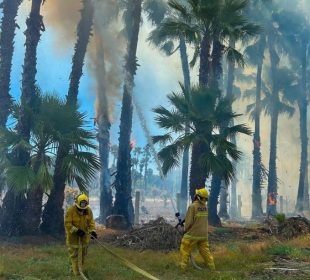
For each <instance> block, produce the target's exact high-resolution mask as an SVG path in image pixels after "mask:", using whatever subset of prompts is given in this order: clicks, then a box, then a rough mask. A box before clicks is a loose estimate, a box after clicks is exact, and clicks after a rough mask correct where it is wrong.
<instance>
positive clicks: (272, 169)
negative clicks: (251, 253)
mask: <svg viewBox="0 0 310 280" xmlns="http://www.w3.org/2000/svg"><path fill="white" fill-rule="evenodd" d="M268 47H269V53H270V63H271V80H272V93H271V94H272V109H271V130H270V154H269V176H268V195H267V214H268V215H275V214H276V212H277V203H276V200H275V201H274V202H272V203H271V201H270V200H269V199H270V197H274V198H276V196H277V191H278V184H277V183H278V178H277V134H278V118H279V109H278V106H279V102H280V101H279V90H278V87H277V84H276V80H277V79H276V77H277V67H278V64H279V57H278V55H277V53H276V50H275V42H274V37H273V36H272V35H270V36H269V37H268Z"/></svg>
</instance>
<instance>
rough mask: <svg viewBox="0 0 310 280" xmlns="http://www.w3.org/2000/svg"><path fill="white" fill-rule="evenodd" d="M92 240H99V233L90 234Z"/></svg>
mask: <svg viewBox="0 0 310 280" xmlns="http://www.w3.org/2000/svg"><path fill="white" fill-rule="evenodd" d="M90 238H91V239H97V238H98V236H97V233H96V232H95V231H92V232H91V233H90Z"/></svg>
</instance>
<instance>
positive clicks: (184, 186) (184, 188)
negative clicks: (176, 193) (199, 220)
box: [180, 37, 191, 216]
mask: <svg viewBox="0 0 310 280" xmlns="http://www.w3.org/2000/svg"><path fill="white" fill-rule="evenodd" d="M180 56H181V62H182V72H183V78H184V87H185V90H187V91H189V90H190V87H191V81H190V72H189V65H188V56H187V50H186V43H185V40H184V38H182V37H181V38H180ZM189 132H190V129H189V125H188V124H186V127H185V134H189ZM188 168H189V146H188V147H185V148H184V151H183V159H182V179H181V201H180V212H181V215H182V216H185V214H186V210H187V201H188Z"/></svg>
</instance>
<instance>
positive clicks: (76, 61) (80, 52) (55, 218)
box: [40, 0, 94, 235]
mask: <svg viewBox="0 0 310 280" xmlns="http://www.w3.org/2000/svg"><path fill="white" fill-rule="evenodd" d="M93 18H94V8H93V5H92V1H91V0H83V9H82V10H81V20H80V22H79V24H78V27H77V42H76V44H75V49H74V50H75V51H74V55H73V58H72V70H71V74H70V86H69V90H68V96H67V104H68V105H72V106H76V105H77V96H78V92H79V84H80V79H81V76H82V73H83V66H84V59H85V55H86V50H87V46H88V42H89V38H90V36H91V30H92V26H93ZM69 152H70V146H68V145H65V144H64V143H60V144H59V148H58V151H57V156H56V162H55V171H54V176H53V185H54V187H53V189H52V190H51V193H50V196H49V198H48V201H47V203H46V206H45V208H44V211H43V217H42V224H41V226H40V229H41V231H42V232H44V233H48V234H54V235H63V234H64V222H63V217H64V210H63V208H62V207H63V203H64V190H65V186H66V174H64V170H63V169H62V165H63V160H64V159H65V157H66V156H67V155H68V154H69Z"/></svg>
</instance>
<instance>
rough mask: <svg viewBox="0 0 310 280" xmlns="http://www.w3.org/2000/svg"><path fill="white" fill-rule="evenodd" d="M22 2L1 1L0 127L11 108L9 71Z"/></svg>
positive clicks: (13, 0) (15, 0) (20, 0)
mask: <svg viewBox="0 0 310 280" xmlns="http://www.w3.org/2000/svg"><path fill="white" fill-rule="evenodd" d="M21 2H22V0H3V2H2V9H3V17H2V20H1V37H0V127H4V126H5V125H6V122H7V119H8V116H9V113H10V107H11V103H12V100H11V95H10V84H11V70H12V57H13V52H14V37H15V28H16V27H17V24H16V21H15V19H16V16H17V11H18V8H19V5H20V4H21Z"/></svg>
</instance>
